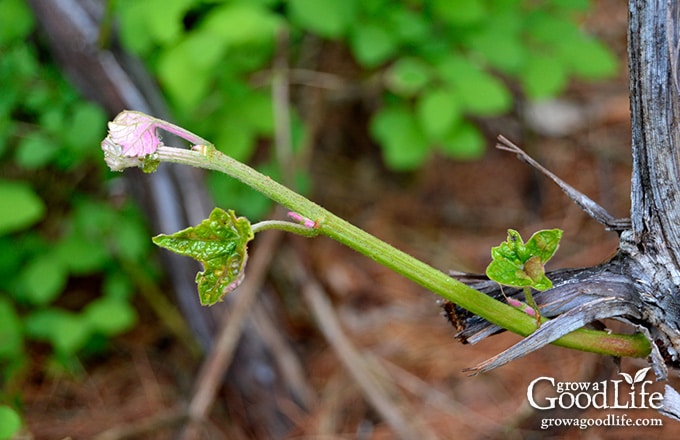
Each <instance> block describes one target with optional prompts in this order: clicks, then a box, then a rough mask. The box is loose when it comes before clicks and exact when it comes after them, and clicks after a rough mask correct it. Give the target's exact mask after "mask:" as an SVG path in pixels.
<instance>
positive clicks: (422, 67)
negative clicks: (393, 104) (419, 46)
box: [386, 57, 431, 96]
mask: <svg viewBox="0 0 680 440" xmlns="http://www.w3.org/2000/svg"><path fill="white" fill-rule="evenodd" d="M430 76H431V75H430V67H429V66H428V65H427V64H426V63H425V62H423V61H422V60H420V59H418V58H413V57H404V58H400V59H399V60H397V62H395V63H394V65H392V67H390V69H389V70H388V71H387V76H386V80H387V86H388V87H389V89H390V90H392V91H393V92H394V93H396V94H398V95H404V96H412V95H414V94H416V93H417V92H418V91H419V90H420V89H422V88H423V87H424V86H425V85H426V84H427V83H428V82H429V81H430Z"/></svg>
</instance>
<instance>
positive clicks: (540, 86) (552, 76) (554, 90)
mask: <svg viewBox="0 0 680 440" xmlns="http://www.w3.org/2000/svg"><path fill="white" fill-rule="evenodd" d="M519 77H520V81H521V82H522V86H523V87H524V91H525V93H526V94H527V96H529V98H532V99H541V98H549V97H552V96H555V95H557V94H558V93H560V92H561V91H562V90H564V88H565V87H566V85H567V72H566V70H565V68H564V65H563V64H562V63H560V62H559V61H558V60H557V59H555V57H551V56H531V57H529V59H528V60H527V62H526V64H525V65H524V68H523V69H522V71H521V72H519Z"/></svg>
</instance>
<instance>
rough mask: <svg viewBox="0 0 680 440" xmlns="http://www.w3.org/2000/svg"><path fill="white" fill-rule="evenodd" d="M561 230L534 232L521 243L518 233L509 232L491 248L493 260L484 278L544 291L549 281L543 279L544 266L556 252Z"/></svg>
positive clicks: (545, 278)
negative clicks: (498, 243)
mask: <svg viewBox="0 0 680 440" xmlns="http://www.w3.org/2000/svg"><path fill="white" fill-rule="evenodd" d="M561 238H562V231H561V230H560V229H549V230H547V229H546V230H542V231H538V232H536V233H535V234H534V235H532V236H531V238H530V239H529V241H527V242H526V243H524V241H523V240H522V237H521V236H520V235H519V232H517V231H515V230H513V229H509V230H508V239H507V240H506V241H504V242H503V243H501V244H500V245H498V246H496V247H493V248H491V258H492V259H493V260H492V261H491V263H490V264H489V266H488V267H487V268H486V275H487V276H488V277H489V278H490V279H492V280H494V281H496V282H498V283H500V284H505V285H507V286H515V287H533V288H534V289H536V290H546V289H549V288H551V287H552V282H551V281H550V280H549V279H548V278H547V277H546V276H545V269H544V267H545V263H547V262H548V260H550V258H552V256H553V255H554V254H555V251H557V247H558V245H559V242H560V239H561Z"/></svg>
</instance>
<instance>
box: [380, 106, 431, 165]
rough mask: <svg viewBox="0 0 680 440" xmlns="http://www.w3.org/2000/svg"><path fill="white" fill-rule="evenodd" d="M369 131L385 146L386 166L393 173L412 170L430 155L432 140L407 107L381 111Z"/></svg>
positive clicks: (389, 108) (388, 108)
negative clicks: (430, 141) (427, 136)
mask: <svg viewBox="0 0 680 440" xmlns="http://www.w3.org/2000/svg"><path fill="white" fill-rule="evenodd" d="M370 129H371V134H372V135H373V136H374V137H375V138H376V139H377V140H378V141H379V142H380V143H381V144H382V147H383V157H384V159H385V163H386V164H387V165H388V166H389V167H390V168H392V169H394V170H402V171H406V170H413V169H415V168H417V167H419V166H420V165H421V164H422V163H423V162H424V161H425V159H426V158H427V156H428V152H429V151H428V149H429V141H428V139H427V138H426V137H425V134H424V133H423V130H422V129H421V128H420V126H419V125H418V121H416V119H415V117H414V116H413V114H412V112H411V111H410V110H409V109H408V108H406V107H403V106H394V107H387V108H385V109H383V110H381V111H380V112H379V113H377V114H376V115H375V116H374V117H373V119H372V120H371V127H370Z"/></svg>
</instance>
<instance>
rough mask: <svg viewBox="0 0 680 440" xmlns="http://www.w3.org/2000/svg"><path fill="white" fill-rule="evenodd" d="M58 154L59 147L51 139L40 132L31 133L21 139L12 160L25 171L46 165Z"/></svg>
mask: <svg viewBox="0 0 680 440" xmlns="http://www.w3.org/2000/svg"><path fill="white" fill-rule="evenodd" d="M57 154H59V147H58V145H57V144H55V142H54V141H53V139H51V138H50V137H49V136H47V135H46V134H45V133H43V132H41V131H38V130H36V131H32V132H30V133H29V134H27V135H26V136H25V137H23V138H22V139H21V141H20V142H19V146H18V148H17V151H16V153H15V156H14V159H15V160H16V162H17V164H19V165H20V166H21V167H23V168H26V169H29V170H30V169H36V168H40V167H42V166H45V165H47V164H48V163H50V162H51V161H52V159H54V158H55V157H56V156H57Z"/></svg>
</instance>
